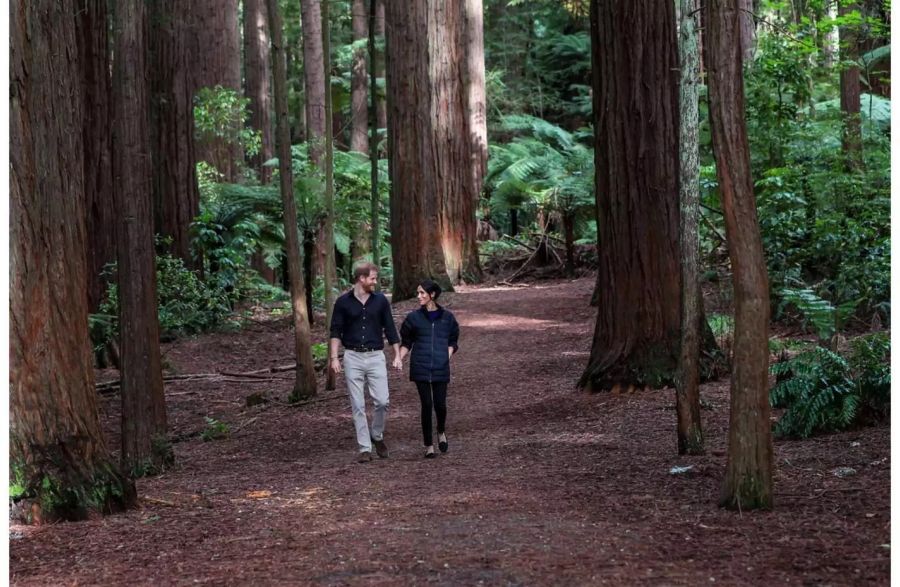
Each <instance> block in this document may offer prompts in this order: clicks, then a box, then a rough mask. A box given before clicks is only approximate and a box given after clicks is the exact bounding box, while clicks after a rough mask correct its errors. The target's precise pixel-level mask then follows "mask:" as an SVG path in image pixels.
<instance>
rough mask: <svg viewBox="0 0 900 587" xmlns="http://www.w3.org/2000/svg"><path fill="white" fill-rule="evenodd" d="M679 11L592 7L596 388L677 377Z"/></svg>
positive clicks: (592, 381)
mask: <svg viewBox="0 0 900 587" xmlns="http://www.w3.org/2000/svg"><path fill="white" fill-rule="evenodd" d="M674 10H675V6H674V4H673V3H672V2H670V1H668V0H640V1H632V0H616V1H610V2H599V1H598V0H595V1H594V2H593V3H592V11H591V36H592V40H593V43H592V58H593V69H594V113H595V117H596V122H595V129H596V131H595V139H594V140H595V164H596V180H595V181H596V188H597V189H596V197H597V216H598V221H597V226H598V227H599V230H600V235H599V247H598V249H599V251H598V253H599V276H598V280H599V284H600V286H601V287H600V288H599V292H598V293H599V304H598V310H599V311H598V315H597V325H596V329H595V332H594V342H593V346H592V348H591V358H590V362H589V364H588V366H587V369H586V370H585V372H584V374H583V375H582V378H581V385H582V386H583V387H586V388H589V389H592V390H604V389H611V388H613V387H615V386H619V385H621V386H632V385H633V386H638V387H643V386H647V385H649V386H653V387H660V386H663V385H667V384H671V383H672V381H673V378H674V375H675V370H676V364H677V361H678V348H679V329H680V305H681V279H680V268H679V259H680V255H679V250H680V248H679V242H678V227H679V212H678V185H679V183H678V95H677V83H678V82H677V77H676V76H677V74H676V72H677V71H678V69H677V68H678V57H677V40H676V36H675V15H674ZM635 39H641V40H642V42H640V43H636V42H635Z"/></svg>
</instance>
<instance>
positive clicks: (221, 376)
mask: <svg viewBox="0 0 900 587" xmlns="http://www.w3.org/2000/svg"><path fill="white" fill-rule="evenodd" d="M292 369H296V365H282V366H280V367H270V368H269V369H260V370H258V371H248V372H246V373H234V372H230V371H222V372H219V373H189V374H187V375H166V376H165V377H163V381H187V380H190V379H217V380H222V381H230V382H235V381H237V382H239V383H256V382H255V381H244V380H243V379H226V378H227V377H238V378H246V379H262V380H264V381H286V380H287V379H285V378H272V377H264V376H262V375H263V374H264V373H281V372H283V371H290V370H292ZM121 386H122V380H121V379H117V380H115V381H107V382H106V383H100V384H99V385H97V386H96V387H97V391H98V392H100V393H102V392H105V391H113V390H116V389H118V388H119V387H121Z"/></svg>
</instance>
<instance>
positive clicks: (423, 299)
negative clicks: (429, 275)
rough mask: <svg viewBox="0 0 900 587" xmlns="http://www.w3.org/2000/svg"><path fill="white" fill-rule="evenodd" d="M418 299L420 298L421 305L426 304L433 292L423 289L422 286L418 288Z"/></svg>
mask: <svg viewBox="0 0 900 587" xmlns="http://www.w3.org/2000/svg"><path fill="white" fill-rule="evenodd" d="M416 299H418V300H419V305H420V306H424V305H426V304H428V302H430V301H431V294H430V293H428V292H427V291H425V290H424V289H422V286H421V285H420V286H419V287H417V288H416Z"/></svg>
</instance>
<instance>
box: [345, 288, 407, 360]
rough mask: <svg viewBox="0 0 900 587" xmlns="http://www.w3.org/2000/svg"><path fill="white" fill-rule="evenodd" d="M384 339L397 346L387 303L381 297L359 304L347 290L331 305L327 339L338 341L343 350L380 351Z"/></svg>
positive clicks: (375, 296)
mask: <svg viewBox="0 0 900 587" xmlns="http://www.w3.org/2000/svg"><path fill="white" fill-rule="evenodd" d="M384 336H387V339H388V343H390V344H397V343H399V342H400V336H399V335H398V334H397V327H396V326H395V325H394V317H393V316H392V315H391V303H390V302H388V300H387V298H386V297H384V294H382V293H378V292H373V293H371V294H369V298H368V299H367V300H366V303H365V304H363V303H361V302H360V301H359V300H358V299H357V298H356V296H355V295H353V290H352V289H351V290H350V291H348V292H347V293H345V294H343V295H342V296H340V297H339V298H338V299H337V301H335V302H334V312H332V314H331V338H339V339H341V344H343V345H344V348H345V349H350V350H381V349H383V348H384V338H383V337H384Z"/></svg>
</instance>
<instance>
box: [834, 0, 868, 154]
mask: <svg viewBox="0 0 900 587" xmlns="http://www.w3.org/2000/svg"><path fill="white" fill-rule="evenodd" d="M853 11H859V6H858V5H856V4H850V5H844V4H842V5H840V7H839V8H838V13H839V14H840V15H841V16H846V15H848V14H850V13H851V12H853ZM857 27H858V25H849V26H844V27H841V30H840V35H841V61H843V63H842V64H841V112H842V114H843V117H844V132H843V135H842V138H841V146H842V148H843V151H844V160H845V162H846V163H845V164H846V166H847V169H848V170H850V171H854V170H860V169H862V168H863V158H862V125H861V118H860V84H859V66H858V65H848V64H855V63H857V62H858V61H859V41H858V38H857V37H858V34H859V33H858V29H857Z"/></svg>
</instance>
